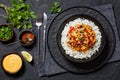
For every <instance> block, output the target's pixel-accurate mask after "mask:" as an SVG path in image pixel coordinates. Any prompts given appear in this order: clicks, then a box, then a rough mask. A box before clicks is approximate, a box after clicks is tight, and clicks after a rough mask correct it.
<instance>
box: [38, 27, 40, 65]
mask: <svg viewBox="0 0 120 80" xmlns="http://www.w3.org/2000/svg"><path fill="white" fill-rule="evenodd" d="M39 61H40V27H38V64H39Z"/></svg>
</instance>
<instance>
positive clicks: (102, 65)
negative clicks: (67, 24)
mask: <svg viewBox="0 0 120 80" xmlns="http://www.w3.org/2000/svg"><path fill="white" fill-rule="evenodd" d="M73 8H87V9H91V10H93V11H96V12H97V13H99V14H100V15H101V16H103V17H104V18H105V20H106V21H107V22H108V24H109V25H110V27H111V31H112V32H113V35H114V36H113V37H114V48H113V51H112V52H111V55H109V57H108V58H107V60H106V61H105V63H104V64H103V63H102V64H101V66H99V67H97V68H96V69H95V70H90V71H89V72H73V71H70V70H68V69H66V68H64V67H63V66H61V65H60V64H59V63H58V62H57V61H56V59H55V58H54V57H53V55H52V54H51V50H50V49H49V48H50V46H49V45H48V46H47V47H48V50H49V52H50V55H51V56H52V58H53V60H54V61H55V62H56V64H58V65H59V66H60V67H61V68H63V69H65V70H67V71H68V72H71V73H76V74H86V73H91V72H95V71H96V70H98V69H101V68H102V67H104V66H105V64H106V63H107V61H108V60H109V59H110V58H111V57H112V55H113V52H114V51H115V46H116V38H115V37H116V36H115V32H114V30H113V28H112V25H111V23H110V21H109V20H108V19H107V18H106V16H104V15H103V14H102V13H101V12H100V11H98V10H96V9H94V8H93V7H87V6H74V7H70V8H67V9H65V10H63V11H62V12H60V13H59V14H57V15H56V16H55V17H54V19H52V21H51V23H50V25H49V28H48V33H47V44H48V34H49V31H50V26H51V25H52V24H53V22H54V21H55V19H56V18H57V17H58V16H59V15H61V14H62V13H64V12H65V11H68V10H70V9H73Z"/></svg>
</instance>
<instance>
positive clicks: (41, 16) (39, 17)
mask: <svg viewBox="0 0 120 80" xmlns="http://www.w3.org/2000/svg"><path fill="white" fill-rule="evenodd" d="M36 16H37V17H36V22H43V13H42V12H37V14H36Z"/></svg>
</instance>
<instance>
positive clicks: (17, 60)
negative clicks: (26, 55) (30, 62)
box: [2, 53, 22, 74]
mask: <svg viewBox="0 0 120 80" xmlns="http://www.w3.org/2000/svg"><path fill="white" fill-rule="evenodd" d="M2 66H3V68H4V70H5V71H6V72H8V73H10V74H14V73H17V72H18V71H19V70H20V69H21V67H22V59H21V57H20V56H19V55H17V54H14V53H11V54H9V55H7V56H5V57H4V58H3V61H2Z"/></svg>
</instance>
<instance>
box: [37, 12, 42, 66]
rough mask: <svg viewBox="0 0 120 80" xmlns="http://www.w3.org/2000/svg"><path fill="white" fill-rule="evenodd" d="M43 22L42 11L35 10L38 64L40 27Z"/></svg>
mask: <svg viewBox="0 0 120 80" xmlns="http://www.w3.org/2000/svg"><path fill="white" fill-rule="evenodd" d="M42 24H43V13H42V12H37V14H36V26H37V29H38V58H37V59H38V63H37V64H39V60H40V27H41V26H42Z"/></svg>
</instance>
